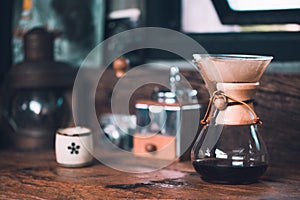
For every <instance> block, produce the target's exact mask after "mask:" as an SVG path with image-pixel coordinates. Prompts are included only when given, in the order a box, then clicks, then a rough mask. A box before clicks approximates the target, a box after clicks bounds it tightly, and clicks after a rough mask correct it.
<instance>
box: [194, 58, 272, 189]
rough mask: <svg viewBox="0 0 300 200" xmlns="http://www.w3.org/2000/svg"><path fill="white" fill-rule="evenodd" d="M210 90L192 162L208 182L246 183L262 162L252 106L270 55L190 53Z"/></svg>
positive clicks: (265, 162) (259, 173)
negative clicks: (193, 54) (192, 54)
mask: <svg viewBox="0 0 300 200" xmlns="http://www.w3.org/2000/svg"><path fill="white" fill-rule="evenodd" d="M194 57H195V60H196V62H195V63H196V65H197V66H198V67H199V68H200V72H201V75H202V77H203V79H204V81H205V83H206V87H207V89H208V90H209V92H210V96H211V97H210V101H209V105H208V110H207V113H206V114H205V116H204V119H203V120H201V123H202V124H204V125H205V126H204V127H203V129H202V130H201V132H200V134H199V136H198V138H197V140H196V141H195V143H194V146H193V148H192V152H191V158H192V164H193V166H194V168H195V170H196V171H197V172H198V173H199V174H200V175H201V177H202V179H204V180H206V181H208V182H213V183H226V184H248V183H253V182H255V181H257V180H258V179H259V177H261V176H262V175H263V174H264V172H265V171H266V169H267V167H268V153H267V149H266V146H265V144H264V141H263V139H262V137H261V135H260V134H259V131H258V127H259V125H260V124H261V121H260V119H259V118H258V116H257V115H256V113H255V111H254V106H253V101H254V100H253V99H254V94H255V92H256V90H257V88H258V86H259V82H258V80H259V79H260V77H261V75H262V74H263V72H264V70H265V69H266V67H267V65H268V64H269V62H270V61H271V59H272V57H270V56H269V57H267V56H266V57H264V56H244V55H195V56H194Z"/></svg>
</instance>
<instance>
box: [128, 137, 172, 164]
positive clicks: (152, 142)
mask: <svg viewBox="0 0 300 200" xmlns="http://www.w3.org/2000/svg"><path fill="white" fill-rule="evenodd" d="M175 145H176V138H175V137H174V136H166V135H160V134H154V135H152V134H140V133H136V134H135V135H134V137H133V146H134V148H133V152H134V154H135V155H137V156H142V157H151V158H157V159H167V160H173V159H175V158H176V146H175Z"/></svg>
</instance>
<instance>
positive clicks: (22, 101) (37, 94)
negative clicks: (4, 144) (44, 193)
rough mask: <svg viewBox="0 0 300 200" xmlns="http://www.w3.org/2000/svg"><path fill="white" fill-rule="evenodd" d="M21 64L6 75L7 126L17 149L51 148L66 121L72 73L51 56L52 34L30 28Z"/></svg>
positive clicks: (68, 67) (67, 118)
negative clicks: (67, 93)
mask: <svg viewBox="0 0 300 200" xmlns="http://www.w3.org/2000/svg"><path fill="white" fill-rule="evenodd" d="M24 55H25V57H24V61H22V62H20V63H17V64H16V65H14V66H13V67H12V69H11V70H10V72H9V75H8V86H9V89H10V90H9V91H10V95H9V104H10V105H9V106H8V107H9V111H8V112H9V114H8V115H9V116H8V118H9V124H10V125H11V127H12V128H13V130H14V134H13V141H14V145H15V147H16V148H18V149H21V150H37V149H46V148H51V147H53V145H54V134H55V131H56V130H57V129H58V128H60V127H62V126H65V125H66V124H67V123H68V122H69V116H70V114H71V113H70V107H69V104H68V101H67V97H66V91H68V89H70V88H71V87H72V84H73V81H74V77H75V74H76V73H75V72H76V71H75V70H74V69H73V68H72V67H71V66H69V65H67V64H66V63H63V62H57V61H55V60H54V56H53V35H52V34H51V33H49V32H47V31H46V30H45V29H44V28H34V29H32V30H30V31H28V32H27V33H26V34H25V36H24Z"/></svg>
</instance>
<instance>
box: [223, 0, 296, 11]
mask: <svg viewBox="0 0 300 200" xmlns="http://www.w3.org/2000/svg"><path fill="white" fill-rule="evenodd" d="M227 1H228V4H229V6H230V8H231V9H232V10H235V11H255V10H288V9H299V8H300V0H227Z"/></svg>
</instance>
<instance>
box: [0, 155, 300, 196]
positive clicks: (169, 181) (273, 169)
mask: <svg viewBox="0 0 300 200" xmlns="http://www.w3.org/2000/svg"><path fill="white" fill-rule="evenodd" d="M0 158H1V159H0V199H119V198H123V199H299V198H300V172H299V169H297V168H291V167H289V166H281V167H280V166H270V167H269V168H268V170H267V173H266V174H265V175H264V176H263V177H262V178H261V180H260V181H259V182H257V183H253V184H249V185H222V184H211V183H207V182H204V181H203V180H202V179H201V178H200V177H199V176H198V175H197V174H196V173H195V171H194V170H193V168H192V166H191V163H190V162H175V163H173V164H171V165H170V166H168V167H165V168H163V169H160V170H157V171H154V172H152V173H140V174H134V173H125V172H120V171H117V170H114V169H111V168H109V167H107V166H105V165H103V164H101V163H99V162H94V164H93V165H91V166H88V167H83V168H64V167H61V166H59V165H58V164H57V163H56V161H55V155H54V152H53V151H45V152H30V153H29V152H27V153H24V152H15V151H8V150H7V151H2V152H0Z"/></svg>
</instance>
